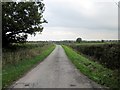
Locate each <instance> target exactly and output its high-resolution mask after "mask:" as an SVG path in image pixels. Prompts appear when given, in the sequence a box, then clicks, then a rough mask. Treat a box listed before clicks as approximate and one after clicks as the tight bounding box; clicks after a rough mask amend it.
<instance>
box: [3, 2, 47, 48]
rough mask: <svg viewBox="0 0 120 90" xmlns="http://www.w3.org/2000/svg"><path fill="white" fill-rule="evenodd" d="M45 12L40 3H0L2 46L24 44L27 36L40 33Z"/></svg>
mask: <svg viewBox="0 0 120 90" xmlns="http://www.w3.org/2000/svg"><path fill="white" fill-rule="evenodd" d="M44 10H45V7H44V4H43V3H42V1H40V2H2V41H3V42H2V44H3V46H6V45H9V44H10V43H17V42H25V41H26V39H27V37H28V34H30V35H33V34H34V35H35V34H36V32H42V30H43V27H42V25H41V24H42V23H45V22H46V20H45V19H44V18H43V15H42V14H43V12H44Z"/></svg>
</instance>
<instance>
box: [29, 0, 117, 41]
mask: <svg viewBox="0 0 120 90" xmlns="http://www.w3.org/2000/svg"><path fill="white" fill-rule="evenodd" d="M115 2H118V0H44V3H45V7H46V9H45V12H44V18H45V19H46V20H47V21H48V23H47V24H43V26H44V30H43V32H42V34H37V35H36V36H35V37H34V36H29V37H28V40H29V41H39V40H45V41H46V40H47V41H48V40H76V38H78V37H81V38H83V39H84V40H102V39H104V40H110V39H112V40H113V39H117V38H118V7H117V5H116V4H115Z"/></svg>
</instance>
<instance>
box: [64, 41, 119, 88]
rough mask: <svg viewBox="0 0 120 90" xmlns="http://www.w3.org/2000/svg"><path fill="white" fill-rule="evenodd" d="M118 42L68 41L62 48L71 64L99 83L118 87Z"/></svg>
mask: <svg viewBox="0 0 120 90" xmlns="http://www.w3.org/2000/svg"><path fill="white" fill-rule="evenodd" d="M118 46H119V44H118V43H79V44H78V43H72V44H71V43H68V44H65V45H63V48H64V50H65V52H66V54H67V56H68V57H69V58H70V60H71V61H72V62H73V64H74V65H75V66H76V67H77V68H78V69H79V70H80V71H81V72H82V73H84V74H85V75H87V76H88V77H89V78H91V79H92V80H94V81H96V82H98V83H99V84H101V85H104V86H107V87H110V88H119V83H120V72H119V70H120V67H119V65H120V62H119V54H120V51H119V48H118Z"/></svg>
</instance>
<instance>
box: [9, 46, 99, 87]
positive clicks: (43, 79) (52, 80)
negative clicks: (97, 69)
mask: <svg viewBox="0 0 120 90" xmlns="http://www.w3.org/2000/svg"><path fill="white" fill-rule="evenodd" d="M11 87H12V88H100V87H101V86H100V85H98V84H96V83H95V82H93V81H91V80H90V79H88V78H87V77H86V76H84V75H83V74H82V73H80V72H79V71H78V70H77V69H76V68H75V67H74V65H73V64H72V63H71V62H70V60H69V59H68V58H67V56H66V54H65V52H64V50H63V48H62V47H61V46H60V45H56V48H55V50H54V51H53V52H52V53H51V54H50V55H49V56H48V57H47V58H46V59H45V60H44V61H43V62H41V63H40V64H39V65H38V66H36V67H35V68H34V69H32V70H31V71H30V72H28V73H27V74H26V75H25V76H24V77H22V78H21V79H19V80H18V81H16V82H15V83H14V84H13V85H12V86H11Z"/></svg>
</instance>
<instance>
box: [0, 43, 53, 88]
mask: <svg viewBox="0 0 120 90" xmlns="http://www.w3.org/2000/svg"><path fill="white" fill-rule="evenodd" d="M54 48H55V45H48V46H45V47H43V48H35V50H40V51H41V52H40V53H39V55H37V56H34V57H31V58H25V59H24V60H19V61H17V63H14V64H7V65H5V66H4V67H3V70H2V86H3V88H6V87H8V86H9V85H11V84H12V82H14V81H15V80H17V79H18V78H20V77H21V76H22V75H23V74H25V73H26V72H27V71H28V70H30V69H31V68H32V67H33V66H35V65H36V64H38V63H39V62H41V61H42V60H44V59H45V58H46V57H47V56H48V55H49V54H50V53H51V52H52V51H53V50H54Z"/></svg>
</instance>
